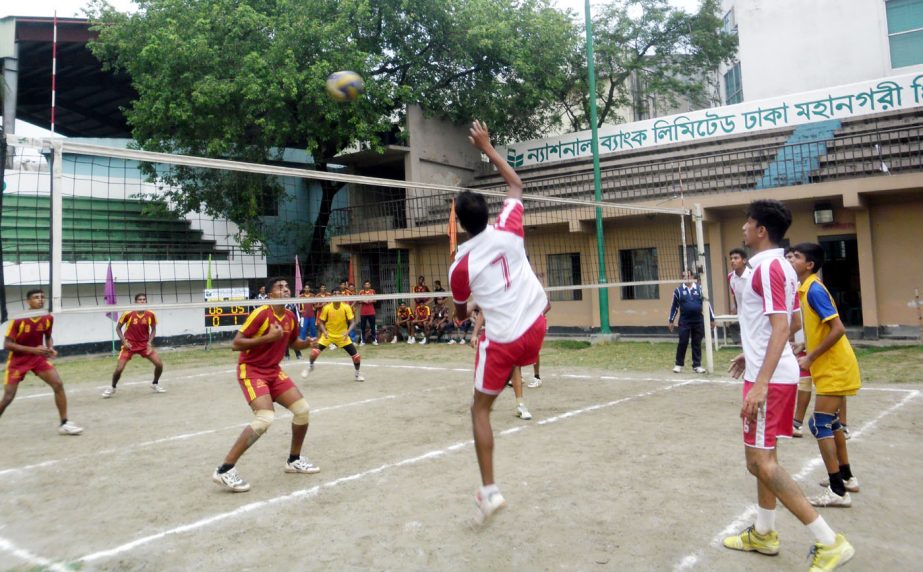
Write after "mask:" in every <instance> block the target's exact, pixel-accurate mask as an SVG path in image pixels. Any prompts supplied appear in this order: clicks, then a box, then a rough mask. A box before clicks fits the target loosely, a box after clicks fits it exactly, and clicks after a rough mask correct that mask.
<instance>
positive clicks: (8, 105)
mask: <svg viewBox="0 0 923 572" xmlns="http://www.w3.org/2000/svg"><path fill="white" fill-rule="evenodd" d="M18 88H19V44H18V43H14V44H13V56H12V57H6V58H3V86H2V90H3V133H5V134H9V133H16V101H17V99H18V91H19V89H18ZM15 155H16V153H15V152H14V150H13V148H12V147H9V148H8V149H7V167H9V168H11V167H12V166H13V157H14V156H15Z"/></svg>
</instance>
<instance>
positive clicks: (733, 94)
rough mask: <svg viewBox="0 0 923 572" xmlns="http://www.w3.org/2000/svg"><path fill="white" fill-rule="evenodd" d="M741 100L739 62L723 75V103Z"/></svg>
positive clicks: (742, 97)
mask: <svg viewBox="0 0 923 572" xmlns="http://www.w3.org/2000/svg"><path fill="white" fill-rule="evenodd" d="M921 1H923V0H921ZM743 100H744V86H743V84H742V83H741V81H740V62H734V67H732V68H731V69H729V70H728V71H727V73H725V74H724V103H725V104H726V105H733V104H735V103H740V102H741V101H743Z"/></svg>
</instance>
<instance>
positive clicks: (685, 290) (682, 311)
mask: <svg viewBox="0 0 923 572" xmlns="http://www.w3.org/2000/svg"><path fill="white" fill-rule="evenodd" d="M684 277H685V279H686V281H685V282H683V283H682V284H680V285H679V286H678V287H677V288H676V290H674V291H673V305H672V306H670V320H669V328H670V331H671V332H672V331H673V327H674V322H675V321H676V314H677V313H679V345H678V346H676V365H675V366H674V367H673V371H674V372H676V373H679V372H681V371H682V370H683V364H684V363H685V361H686V348H687V347H689V337H690V336H691V337H692V369H693V370H694V371H695V372H696V373H705V369H703V368H702V338H703V337H705V319H704V318H703V316H702V303H703V300H702V287H701V286H700V285H699V284H698V283H697V282H696V280H695V277H694V276H693V275H692V272H688V271H687V272H685V273H684ZM711 319H712V320H714V319H715V313H714V312H712V313H711Z"/></svg>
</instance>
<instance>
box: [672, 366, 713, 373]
mask: <svg viewBox="0 0 923 572" xmlns="http://www.w3.org/2000/svg"><path fill="white" fill-rule="evenodd" d="M673 371H676V369H674V370H673ZM692 371H694V372H696V373H708V370H707V369H705V368H704V367H702V366H699V367H694V368H692ZM677 373H678V372H677Z"/></svg>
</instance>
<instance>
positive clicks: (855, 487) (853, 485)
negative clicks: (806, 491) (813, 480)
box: [817, 477, 859, 493]
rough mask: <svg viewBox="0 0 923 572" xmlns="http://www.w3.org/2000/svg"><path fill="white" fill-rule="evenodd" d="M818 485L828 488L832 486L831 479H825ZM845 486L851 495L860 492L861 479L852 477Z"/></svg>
mask: <svg viewBox="0 0 923 572" xmlns="http://www.w3.org/2000/svg"><path fill="white" fill-rule="evenodd" d="M817 484H819V485H820V486H822V487H824V488H827V487H829V486H830V479H824V480H822V481H821V482H819V483H817ZM843 484H844V485H846V490H847V491H849V492H851V493H857V492H859V479H857V478H856V477H850V478H849V480H848V481H845V482H844V483H843Z"/></svg>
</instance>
